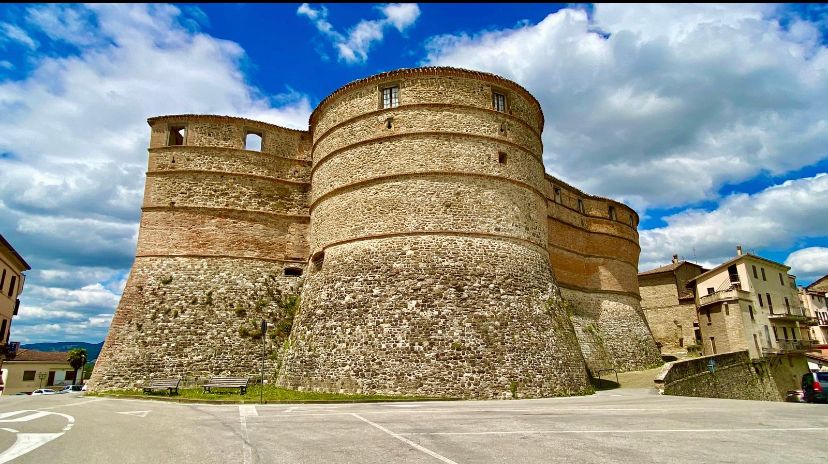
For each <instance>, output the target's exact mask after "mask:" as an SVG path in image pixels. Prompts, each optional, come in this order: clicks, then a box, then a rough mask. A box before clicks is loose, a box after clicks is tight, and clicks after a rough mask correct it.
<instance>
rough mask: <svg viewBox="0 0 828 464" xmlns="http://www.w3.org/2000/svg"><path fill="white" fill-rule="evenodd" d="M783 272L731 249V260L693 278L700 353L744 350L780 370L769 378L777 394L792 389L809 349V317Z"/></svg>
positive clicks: (805, 369)
mask: <svg viewBox="0 0 828 464" xmlns="http://www.w3.org/2000/svg"><path fill="white" fill-rule="evenodd" d="M789 270H790V267H788V266H785V265H784V264H781V263H777V262H775V261H771V260H769V259H765V258H762V257H761V256H757V255H755V254H752V253H742V247H737V249H736V257H734V258H733V259H731V260H728V261H726V262H725V263H722V264H720V265H718V266H716V267H715V268H713V269H711V270H709V271H707V272H705V273H703V274H700V275H699V276H697V277H696V278H695V279H694V287H695V293H696V305H697V306H698V318H699V329H700V332H701V337H702V346H703V352H704V354H705V355H711V354H717V353H725V352H732V351H741V350H747V351H748V352H749V354H750V357H751V358H754V359H766V360H768V361H769V362H770V364H771V368H773V369H775V370H778V369H779V368H780V366H781V367H784V372H783V373H782V374H781V375H776V376H775V377H776V380H777V384H778V385H779V386H780V390H783V389H784V388H789V389H796V388H797V385H798V378H799V377H798V376H800V375H801V374H804V373H805V372H808V365H807V362H806V360H805V356H804V354H805V352H806V351H808V350H809V349H811V346H812V340H811V338H810V335H809V334H810V330H808V321H809V318H808V316H807V315H806V313H805V311H804V309H803V308H802V305H801V304H800V302H799V294H798V291H797V288H796V283H795V282H796V281H795V277H794V276H791V275H789V274H788V271H789Z"/></svg>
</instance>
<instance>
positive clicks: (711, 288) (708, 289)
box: [707, 287, 716, 295]
mask: <svg viewBox="0 0 828 464" xmlns="http://www.w3.org/2000/svg"><path fill="white" fill-rule="evenodd" d="M715 291H716V289H715V288H713V287H707V294H708V295H712V294H713V292H715Z"/></svg>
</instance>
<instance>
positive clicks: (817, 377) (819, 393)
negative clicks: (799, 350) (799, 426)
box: [802, 372, 828, 403]
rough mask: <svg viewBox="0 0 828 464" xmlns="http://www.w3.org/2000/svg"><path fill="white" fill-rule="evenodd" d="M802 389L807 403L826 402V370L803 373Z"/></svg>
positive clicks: (827, 375)
mask: <svg viewBox="0 0 828 464" xmlns="http://www.w3.org/2000/svg"><path fill="white" fill-rule="evenodd" d="M802 391H803V392H804V393H805V401H807V402H808V403H816V402H821V403H825V402H828V372H808V373H807V374H805V375H803V376H802Z"/></svg>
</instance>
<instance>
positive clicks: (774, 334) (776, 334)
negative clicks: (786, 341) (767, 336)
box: [765, 326, 779, 340]
mask: <svg viewBox="0 0 828 464" xmlns="http://www.w3.org/2000/svg"><path fill="white" fill-rule="evenodd" d="M767 328H768V326H765V329H767ZM773 338H774V339H776V340H779V332H777V331H776V326H774V327H773Z"/></svg>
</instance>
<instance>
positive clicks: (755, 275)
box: [753, 266, 759, 279]
mask: <svg viewBox="0 0 828 464" xmlns="http://www.w3.org/2000/svg"><path fill="white" fill-rule="evenodd" d="M753 278H754V279H758V278H759V275H758V274H756V266H753Z"/></svg>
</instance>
